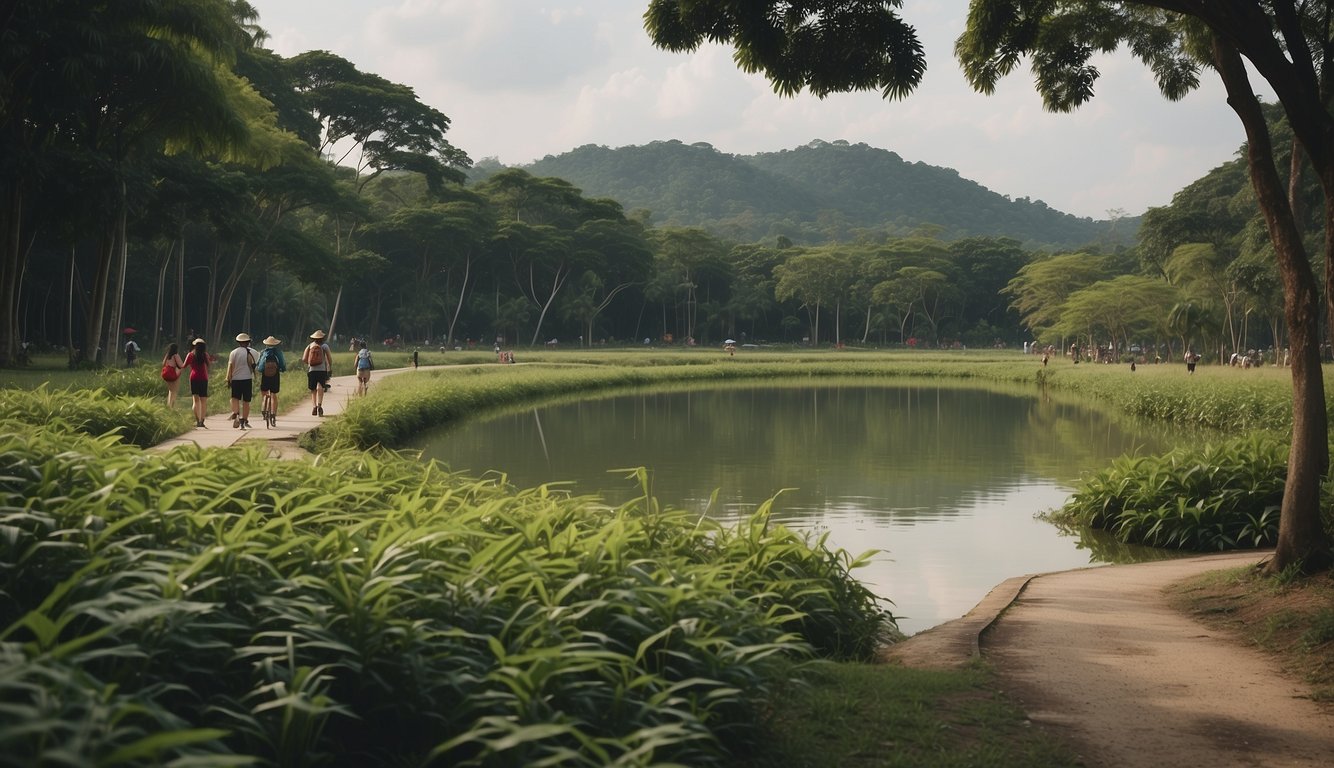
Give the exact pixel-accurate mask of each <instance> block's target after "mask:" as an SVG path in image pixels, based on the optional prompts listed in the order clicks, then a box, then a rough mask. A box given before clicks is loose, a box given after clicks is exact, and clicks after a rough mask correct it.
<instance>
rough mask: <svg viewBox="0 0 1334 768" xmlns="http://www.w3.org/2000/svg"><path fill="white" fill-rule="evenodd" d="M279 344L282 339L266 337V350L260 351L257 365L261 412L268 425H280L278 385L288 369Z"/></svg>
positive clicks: (265, 423)
mask: <svg viewBox="0 0 1334 768" xmlns="http://www.w3.org/2000/svg"><path fill="white" fill-rule="evenodd" d="M279 344H282V341H280V340H278V339H275V338H274V337H273V336H272V335H270V336H269V337H268V338H266V339H264V351H263V352H260V353H259V363H258V364H257V365H256V368H257V369H258V370H259V394H260V414H261V415H262V416H263V417H264V425H265V426H267V427H276V426H278V387H279V383H280V382H281V379H282V376H281V374H282V373H284V372H285V371H286V370H287V358H285V357H283V351H282V350H281V349H278V345H279Z"/></svg>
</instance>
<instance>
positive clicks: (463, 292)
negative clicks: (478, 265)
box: [448, 256, 472, 344]
mask: <svg viewBox="0 0 1334 768" xmlns="http://www.w3.org/2000/svg"><path fill="white" fill-rule="evenodd" d="M471 274H472V257H471V256H468V257H465V259H464V261H463V284H462V285H460V286H459V302H458V304H455V305H454V314H453V315H452V316H451V317H450V318H449V331H448V334H449V343H451V344H452V342H453V341H454V326H455V325H456V324H457V323H458V321H459V315H460V314H461V313H462V312H463V300H464V299H465V298H467V296H468V276H469V275H471Z"/></svg>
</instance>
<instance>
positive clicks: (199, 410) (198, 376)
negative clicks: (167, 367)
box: [185, 339, 209, 427]
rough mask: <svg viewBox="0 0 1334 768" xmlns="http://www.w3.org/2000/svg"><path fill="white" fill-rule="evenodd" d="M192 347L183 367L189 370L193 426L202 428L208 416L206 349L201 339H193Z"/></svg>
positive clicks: (207, 363)
mask: <svg viewBox="0 0 1334 768" xmlns="http://www.w3.org/2000/svg"><path fill="white" fill-rule="evenodd" d="M193 346H194V349H192V350H190V353H189V354H187V355H186V356H185V367H186V368H189V369H190V410H191V411H193V412H194V415H195V426H196V427H203V426H204V419H205V417H207V416H208V365H209V359H208V348H207V345H205V344H204V340H203V339H195V340H194V344H193Z"/></svg>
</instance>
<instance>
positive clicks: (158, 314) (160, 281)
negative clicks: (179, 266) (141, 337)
mask: <svg viewBox="0 0 1334 768" xmlns="http://www.w3.org/2000/svg"><path fill="white" fill-rule="evenodd" d="M175 253H176V243H175V242H172V243H171V244H169V245H168V246H167V256H166V257H165V258H164V259H162V266H161V267H158V271H157V300H156V301H154V302H153V347H152V348H153V349H154V350H157V349H159V348H160V342H161V339H159V338H158V332H159V331H160V330H162V304H163V301H162V294H163V293H165V292H166V288H167V270H168V269H169V268H170V267H171V257H172V256H173V255H174V254H175Z"/></svg>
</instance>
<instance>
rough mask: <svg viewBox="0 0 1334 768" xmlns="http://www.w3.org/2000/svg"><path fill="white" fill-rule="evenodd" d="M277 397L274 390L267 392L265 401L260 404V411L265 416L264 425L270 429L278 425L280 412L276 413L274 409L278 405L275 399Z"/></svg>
mask: <svg viewBox="0 0 1334 768" xmlns="http://www.w3.org/2000/svg"><path fill="white" fill-rule="evenodd" d="M277 399H278V398H276V397H274V396H273V393H272V392H265V393H264V400H263V403H262V404H261V406H260V413H261V415H263V417H264V426H265V427H267V428H269V429H273V428H274V427H276V426H278V414H276V413H274V409H275V408H276V407H277V404H276V403H275V402H274V401H276V400H277Z"/></svg>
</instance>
